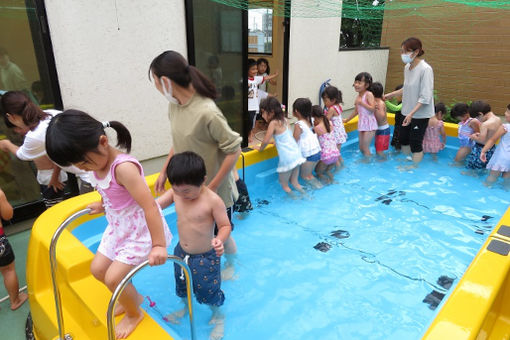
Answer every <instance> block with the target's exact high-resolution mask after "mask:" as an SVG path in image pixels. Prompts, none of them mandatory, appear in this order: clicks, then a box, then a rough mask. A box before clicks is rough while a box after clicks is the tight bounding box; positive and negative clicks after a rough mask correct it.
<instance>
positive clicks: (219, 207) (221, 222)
mask: <svg viewBox="0 0 510 340" xmlns="http://www.w3.org/2000/svg"><path fill="white" fill-rule="evenodd" d="M212 203H213V209H212V213H213V218H214V221H215V222H216V225H217V226H218V234H217V235H216V237H214V238H213V239H212V240H211V245H212V247H213V248H214V250H215V251H216V256H221V255H223V252H224V248H223V245H224V244H225V242H226V241H227V239H228V238H229V236H230V232H231V231H232V226H231V225H230V221H229V219H228V215H227V209H226V208H225V203H223V201H222V200H221V198H220V197H219V196H217V195H216V196H215V197H214V201H213V202H212Z"/></svg>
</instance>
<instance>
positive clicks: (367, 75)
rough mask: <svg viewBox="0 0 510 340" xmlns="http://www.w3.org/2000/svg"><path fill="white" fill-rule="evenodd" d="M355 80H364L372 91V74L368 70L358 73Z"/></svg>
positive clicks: (368, 89)
mask: <svg viewBox="0 0 510 340" xmlns="http://www.w3.org/2000/svg"><path fill="white" fill-rule="evenodd" d="M354 81H363V82H365V84H367V85H368V86H367V91H370V87H371V86H372V82H373V80H372V76H371V75H370V73H368V72H361V73H358V74H357V75H356V77H355V78H354Z"/></svg>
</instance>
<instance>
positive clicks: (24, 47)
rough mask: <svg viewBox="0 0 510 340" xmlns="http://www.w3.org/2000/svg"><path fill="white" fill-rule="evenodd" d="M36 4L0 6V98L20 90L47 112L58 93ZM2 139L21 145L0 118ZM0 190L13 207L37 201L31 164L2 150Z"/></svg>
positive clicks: (19, 0)
mask: <svg viewBox="0 0 510 340" xmlns="http://www.w3.org/2000/svg"><path fill="white" fill-rule="evenodd" d="M36 5H39V6H40V5H42V2H41V1H40V0H4V1H2V2H1V3H0V32H4V33H7V34H0V95H2V94H3V93H5V92H7V91H12V90H18V91H23V92H25V93H26V94H27V95H28V96H29V98H30V99H31V100H32V101H33V102H35V103H37V104H38V105H40V106H41V108H43V109H49V108H54V107H55V106H60V104H58V105H55V104H56V103H60V94H59V93H55V92H54V91H53V89H55V88H58V85H57V84H56V80H55V79H56V77H54V76H53V78H52V77H50V66H49V64H48V61H47V59H46V58H47V54H46V50H45V47H48V46H47V45H48V44H47V43H45V41H46V40H44V39H47V36H45V35H43V32H41V29H42V27H45V30H46V31H45V32H44V33H45V34H47V26H46V22H43V23H41V22H40V21H39V20H40V18H42V17H43V15H41V14H40V12H38V11H37V8H36ZM39 8H41V7H39ZM38 13H39V14H38ZM52 63H53V61H52ZM51 67H54V64H51ZM52 70H53V74H55V72H54V68H53V69H52ZM51 79H53V81H52V80H51ZM6 138H7V139H9V140H11V141H12V142H13V143H14V144H17V145H21V143H22V142H23V136H20V135H18V134H16V133H14V131H12V129H9V128H7V127H6V125H5V123H4V118H3V117H0V139H6ZM0 188H2V190H3V191H4V192H5V194H6V196H7V199H8V200H9V202H11V204H12V205H13V206H15V207H16V206H21V205H24V204H26V203H29V202H34V201H38V200H39V199H40V193H39V184H38V183H37V180H36V177H35V168H34V166H33V164H32V162H24V161H20V160H18V159H17V158H16V156H15V155H12V154H9V153H6V152H4V151H0Z"/></svg>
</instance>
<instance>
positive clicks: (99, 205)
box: [87, 202, 104, 215]
mask: <svg viewBox="0 0 510 340" xmlns="http://www.w3.org/2000/svg"><path fill="white" fill-rule="evenodd" d="M87 208H88V209H90V211H89V215H96V214H102V213H104V207H103V202H94V203H90V204H89V205H87Z"/></svg>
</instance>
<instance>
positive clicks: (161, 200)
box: [156, 189, 174, 209]
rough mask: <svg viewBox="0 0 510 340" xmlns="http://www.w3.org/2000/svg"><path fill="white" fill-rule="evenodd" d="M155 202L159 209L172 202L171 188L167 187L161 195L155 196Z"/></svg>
mask: <svg viewBox="0 0 510 340" xmlns="http://www.w3.org/2000/svg"><path fill="white" fill-rule="evenodd" d="M156 202H157V203H158V204H159V206H160V207H161V209H165V208H167V207H169V206H170V205H172V203H174V191H173V190H172V189H168V190H167V191H165V192H164V193H163V195H161V196H159V197H158V198H156Z"/></svg>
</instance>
